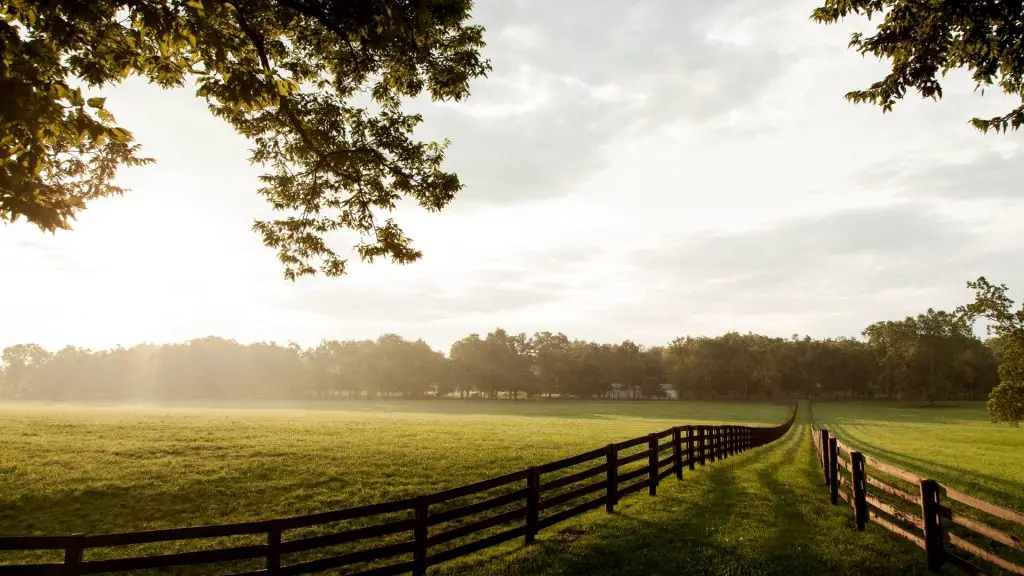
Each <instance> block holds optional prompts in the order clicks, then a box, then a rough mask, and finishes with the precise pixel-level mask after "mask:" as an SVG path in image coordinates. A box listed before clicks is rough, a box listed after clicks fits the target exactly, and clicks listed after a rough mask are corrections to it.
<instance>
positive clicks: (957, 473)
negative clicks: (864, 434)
mask: <svg viewBox="0 0 1024 576" xmlns="http://www.w3.org/2000/svg"><path fill="white" fill-rule="evenodd" d="M833 428H835V430H836V431H837V433H839V434H840V435H841V436H844V437H846V438H849V439H850V440H851V442H852V444H854V447H855V448H859V449H861V450H863V451H864V452H866V453H869V454H874V455H877V456H878V457H880V458H881V459H883V460H885V461H887V462H891V463H892V464H895V465H896V466H899V467H901V468H905V469H907V470H910V471H912V472H917V473H918V474H921V475H922V476H925V477H928V478H935V479H936V480H941V481H943V482H948V483H949V484H950V485H951V486H955V487H957V488H960V489H962V490H966V491H969V492H971V493H973V494H975V495H977V496H979V497H982V498H984V499H986V500H991V501H993V502H995V503H998V504H1002V505H1004V506H1009V507H1011V508H1014V509H1021V508H1024V492H1022V488H1021V485H1020V484H1019V483H1017V482H1012V481H1010V480H1006V479H1005V478H999V477H996V476H992V475H990V474H985V473H984V472H979V471H977V470H974V469H972V468H968V467H963V466H958V465H956V464H950V463H944V462H935V461H932V460H927V459H924V458H921V457H918V456H911V455H908V454H904V453H901V452H893V451H892V450H886V449H885V448H883V447H882V446H879V445H877V444H872V443H870V442H864V441H862V440H860V439H859V438H858V437H857V436H856V435H855V434H850V433H849V431H848V430H847V429H846V428H845V427H844V426H841V425H840V426H833ZM979 480H980V482H979Z"/></svg>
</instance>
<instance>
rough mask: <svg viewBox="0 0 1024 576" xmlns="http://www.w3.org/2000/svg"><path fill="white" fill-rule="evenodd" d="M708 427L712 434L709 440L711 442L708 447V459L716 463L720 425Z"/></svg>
mask: <svg viewBox="0 0 1024 576" xmlns="http://www.w3.org/2000/svg"><path fill="white" fill-rule="evenodd" d="M708 428H709V429H710V430H711V435H710V438H709V441H708V444H710V447H709V449H708V460H710V461H711V463H712V464H714V463H715V456H716V455H717V453H718V426H708Z"/></svg>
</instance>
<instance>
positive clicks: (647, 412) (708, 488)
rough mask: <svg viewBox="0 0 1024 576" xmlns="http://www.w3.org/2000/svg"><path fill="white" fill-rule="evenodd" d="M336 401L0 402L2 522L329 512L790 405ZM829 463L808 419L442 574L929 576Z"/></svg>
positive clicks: (775, 417) (30, 529) (767, 419)
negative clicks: (861, 515) (169, 405)
mask: <svg viewBox="0 0 1024 576" xmlns="http://www.w3.org/2000/svg"><path fill="white" fill-rule="evenodd" d="M333 408H334V409H332V410H326V409H315V410H313V409H300V407H295V408H291V409H286V410H265V409H263V410H256V409H248V410H237V409H217V410H210V409H195V408H187V409H186V408H177V409H166V408H141V407H138V408H131V409H128V408H116V407H80V406H71V407H48V406H36V407H33V406H0V429H2V430H3V440H4V441H3V442H2V443H0V486H3V490H2V491H0V534H4V535H12V534H60V533H69V532H87V533H99V532H112V531H127V530H140V529H152V528H162V527H174V526H187V525H199V524H208V523H223V522H234V521H245V520H255V519H266V518H273V517H278V516H287V515H295V514H304V513H311V512H318V511H323V510H328V509H334V508H342V507H347V506H352V505H357V504H365V503H369V502H377V501H383V500H390V499H394V498H401V497H406V496H412V495H417V494H422V493H426V492H433V491H436V490H440V489H443V488H447V487H452V486H457V485H461V484H464V483H467V482H471V481H475V480H480V479H483V478H487V477H490V476H493V475H495V474H499V473H502V472H508V471H512V470H516V469H520V468H523V467H525V466H529V465H531V464H537V463H542V462H545V461H549V460H553V459H556V458H558V457H562V456H567V455H571V454H575V453H579V452H582V451H585V450H589V449H592V448H595V447H598V446H601V445H604V444H607V443H608V442H611V441H616V440H623V439H627V438H631V437H635V436H638V435H641V434H645V433H649V432H652V431H656V430H662V429H664V428H667V427H668V426H670V425H675V424H680V423H689V422H692V423H716V422H731V423H744V422H746V423H777V422H780V421H782V420H783V419H784V418H785V415H786V412H787V408H786V407H784V406H778V405H756V404H737V403H689V402H667V401H666V402H617V403H608V402H605V403H602V402H420V403H408V402H407V403H391V402H388V403H381V404H372V403H352V404H339V405H335V406H334V407H333ZM820 478H821V474H820V471H819V470H818V467H817V464H816V462H815V459H814V456H813V452H812V450H811V447H810V443H809V436H808V434H807V427H806V417H805V416H801V419H800V420H799V422H798V425H797V426H796V427H795V428H794V430H793V431H792V432H791V433H790V434H789V435H788V436H787V437H786V438H784V439H783V440H780V441H779V442H777V443H776V444H774V445H772V446H769V447H763V448H759V449H756V450H753V451H750V452H748V453H746V454H743V455H740V456H737V457H733V458H730V459H728V460H726V461H724V462H717V463H714V464H711V465H709V466H707V467H706V468H704V469H698V470H697V471H694V472H689V471H687V473H686V478H685V480H684V481H683V482H678V481H676V480H674V479H671V478H670V479H667V480H665V481H663V484H662V485H661V487H660V488H659V493H658V496H656V497H653V498H651V497H649V496H647V495H646V494H636V495H632V496H630V497H628V498H626V499H624V500H623V501H622V502H621V503H620V505H619V507H618V508H617V509H616V512H615V513H614V514H612V515H608V514H606V513H605V512H604V511H603V510H598V511H594V512H590V513H587V514H584V515H582V516H580V517H577V518H575V519H573V520H571V521H569V522H567V523H565V524H560V525H558V526H555V527H552V528H548V529H546V530H544V531H543V532H542V533H541V535H540V536H539V538H538V542H537V544H536V545H533V546H529V547H526V546H523V545H522V543H521V541H519V540H517V541H515V542H510V543H507V544H505V545H502V546H500V547H497V548H493V549H490V550H486V551H484V552H481V553H478V554H475V555H472V556H468V557H465V558H463V559H460V560H457V561H455V562H454V563H451V564H444V565H441V566H438V567H437V568H436V569H432V572H431V573H432V574H433V573H436V574H588V575H592V574H644V575H649V574H681V573H694V574H697V573H701V574H704V573H715V574H786V575H792V574H821V573H833V574H860V573H872V574H916V573H922V565H923V558H922V554H921V552H920V550H918V549H916V548H914V547H913V546H912V545H910V544H907V543H905V542H903V541H901V540H899V539H897V538H895V537H892V536H890V535H888V534H887V533H885V532H883V531H881V530H879V529H876V528H875V527H869V529H868V531H866V532H864V533H856V532H854V531H853V529H852V518H851V514H850V511H849V508H847V507H841V506H840V507H832V506H830V505H828V501H827V496H826V490H825V488H824V486H822V485H821V479H820ZM244 538H245V537H241V539H242V540H244ZM246 541H248V540H246ZM230 542H231V543H236V542H238V543H240V541H239V540H238V539H235V540H230ZM222 543H224V544H227V543H228V541H227V540H225V541H224V542H222ZM188 546H189V544H188V543H172V544H160V545H149V546H144V547H141V548H136V549H134V550H135V551H145V552H147V553H159V552H169V551H183V550H189V549H195V548H189V547H188ZM110 554H114V553H112V552H109V551H96V552H94V553H90V555H87V559H93V558H98V557H109V555H110ZM27 559H35V560H54V559H56V558H55V557H54V556H52V555H51V556H45V555H44V554H41V555H22V556H14V555H11V554H10V553H0V563H5V562H13V561H15V560H19V561H23V560H27ZM201 570H202V569H196V571H197V572H198V571H201ZM207 570H208V569H207ZM177 573H180V572H177Z"/></svg>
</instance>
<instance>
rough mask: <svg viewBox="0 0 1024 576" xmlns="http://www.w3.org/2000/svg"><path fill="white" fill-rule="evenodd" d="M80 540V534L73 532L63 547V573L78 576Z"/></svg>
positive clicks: (81, 548)
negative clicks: (69, 540)
mask: <svg viewBox="0 0 1024 576" xmlns="http://www.w3.org/2000/svg"><path fill="white" fill-rule="evenodd" d="M82 541H83V538H82V535H80V534H75V535H74V536H73V537H72V540H71V542H69V543H68V545H67V547H66V548H64V574H67V575H68V576H78V575H79V574H81V573H82V554H83V550H84V546H82Z"/></svg>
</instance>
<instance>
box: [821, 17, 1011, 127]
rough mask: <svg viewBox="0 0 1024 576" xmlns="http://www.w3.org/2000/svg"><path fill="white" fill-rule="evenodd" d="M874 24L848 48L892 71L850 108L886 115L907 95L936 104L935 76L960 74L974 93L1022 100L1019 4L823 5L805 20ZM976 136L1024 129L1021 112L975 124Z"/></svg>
mask: <svg viewBox="0 0 1024 576" xmlns="http://www.w3.org/2000/svg"><path fill="white" fill-rule="evenodd" d="M851 14H853V15H865V16H867V18H868V19H869V20H870V19H871V18H872V17H873V16H875V15H878V16H880V17H881V22H880V23H879V24H878V27H877V28H876V29H875V31H874V34H873V35H870V36H864V35H863V34H861V33H854V34H853V36H852V38H851V39H850V47H851V48H854V49H856V50H857V51H858V52H860V53H861V54H864V55H868V54H870V55H872V56H876V57H878V58H880V59H886V60H889V61H890V62H891V71H890V72H889V73H888V74H887V75H886V76H885V77H884V78H883V79H881V80H879V81H877V82H874V83H872V84H871V86H870V87H869V88H867V89H866V90H855V91H852V92H849V93H847V95H846V98H847V99H848V100H850V101H852V102H858V103H859V102H870V103H872V104H876V105H878V106H881V107H882V110H883V111H886V112H888V111H890V110H892V107H893V104H895V103H896V101H897V100H900V99H902V98H903V97H904V96H905V95H906V93H907V90H908V89H914V90H917V91H918V93H919V94H921V96H922V97H924V98H933V99H936V100H938V99H940V98H942V84H941V83H940V81H939V77H940V76H943V75H945V74H946V73H947V72H949V71H950V70H954V69H959V68H966V69H967V70H968V71H970V73H971V76H972V78H973V80H974V82H975V85H976V87H977V88H978V89H981V90H984V89H985V88H987V87H989V86H998V87H999V88H1000V89H1001V90H1002V91H1003V92H1005V93H1007V94H1011V95H1017V96H1024V44H1022V43H1021V42H1020V38H1021V36H1022V35H1024V5H1022V4H1021V3H1020V2H993V1H991V0H962V1H958V2H945V1H920V0H825V3H824V5H823V6H821V7H819V8H816V9H815V10H814V11H813V13H812V15H811V18H812V19H813V20H815V21H817V22H820V23H824V24H832V23H834V22H837V21H838V20H840V19H842V18H845V17H847V16H849V15H851ZM971 123H972V124H973V125H974V126H975V127H976V128H978V129H979V130H981V131H983V132H987V131H989V130H995V131H996V132H1006V131H1007V130H1008V129H1010V128H1012V129H1014V130H1016V129H1018V128H1019V127H1020V126H1021V124H1022V123H1024V105H1021V106H1018V107H1017V108H1014V109H1013V110H1011V111H1010V112H1008V113H1007V114H1005V115H1003V116H996V117H994V118H989V119H984V118H974V119H973V120H971Z"/></svg>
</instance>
